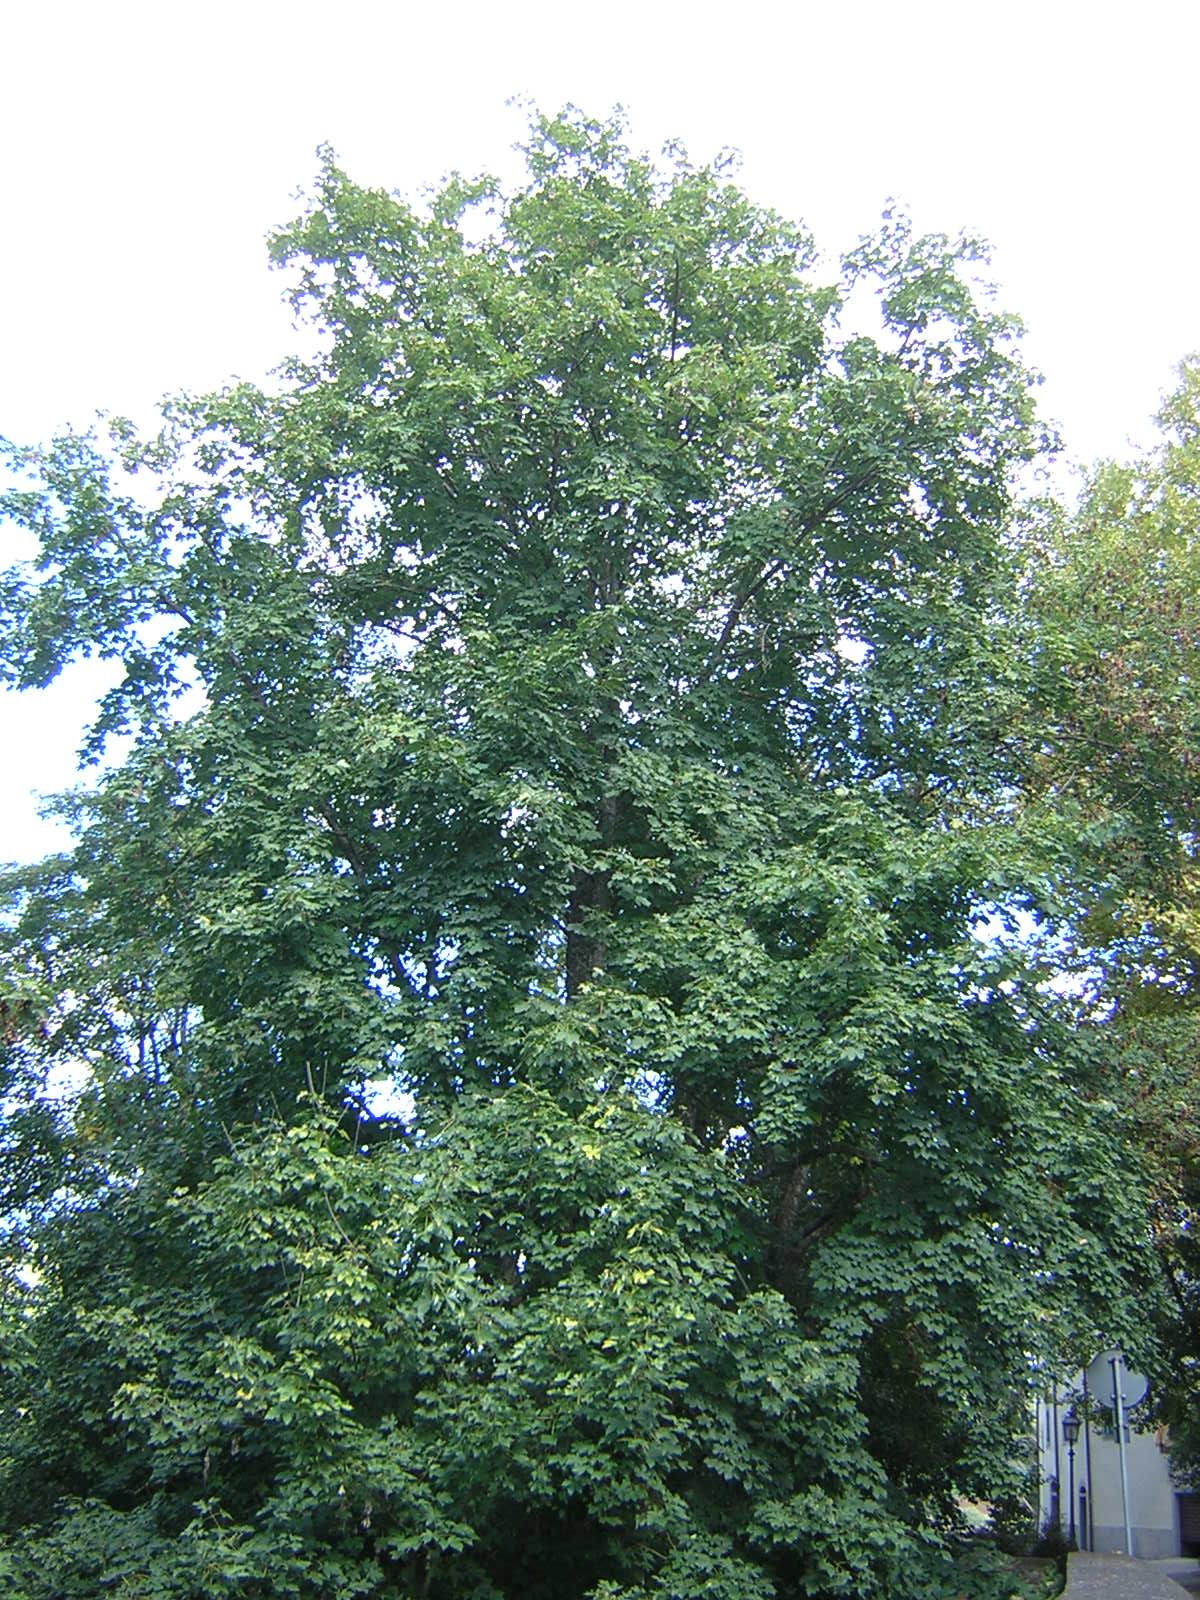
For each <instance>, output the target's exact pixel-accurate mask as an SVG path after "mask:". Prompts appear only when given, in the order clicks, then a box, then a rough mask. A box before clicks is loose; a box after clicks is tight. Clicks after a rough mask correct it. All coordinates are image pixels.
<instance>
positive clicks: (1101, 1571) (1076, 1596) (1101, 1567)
mask: <svg viewBox="0 0 1200 1600" xmlns="http://www.w3.org/2000/svg"><path fill="white" fill-rule="evenodd" d="M1176 1578H1182V1579H1183V1580H1184V1583H1186V1584H1187V1587H1183V1586H1182V1585H1181V1584H1180V1583H1178V1582H1176V1581H1175V1580H1176ZM1197 1583H1200V1568H1198V1567H1197V1563H1196V1562H1194V1561H1190V1562H1189V1561H1187V1560H1186V1559H1185V1558H1184V1557H1181V1556H1180V1557H1175V1558H1174V1559H1173V1560H1169V1561H1131V1560H1130V1559H1129V1557H1128V1556H1098V1555H1090V1554H1088V1553H1087V1552H1086V1551H1077V1552H1075V1553H1074V1554H1072V1555H1071V1556H1070V1557H1069V1558H1068V1561H1067V1586H1066V1588H1065V1589H1064V1590H1063V1592H1062V1600H1184V1597H1185V1596H1186V1595H1187V1594H1188V1593H1189V1591H1190V1592H1192V1593H1200V1587H1195V1588H1193V1587H1192V1585H1193V1584H1197Z"/></svg>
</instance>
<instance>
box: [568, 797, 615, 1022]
mask: <svg viewBox="0 0 1200 1600" xmlns="http://www.w3.org/2000/svg"><path fill="white" fill-rule="evenodd" d="M617 810H618V801H617V797H616V796H615V795H605V797H604V799H603V800H601V802H600V805H599V807H598V808H597V817H596V826H597V831H598V833H599V835H600V848H601V849H602V850H606V849H607V848H608V847H609V846H610V845H611V844H612V842H613V839H614V837H615V835H616V830H617ZM611 910H612V889H611V886H610V883H609V870H608V868H607V867H606V868H603V869H601V870H599V871H590V872H589V871H585V870H582V869H581V870H580V871H578V872H577V873H576V874H575V883H574V887H573V888H572V890H571V898H570V900H569V901H568V902H567V999H568V1000H571V999H573V998H574V996H575V995H577V994H578V993H579V990H580V987H581V986H582V985H583V984H585V983H586V982H587V981H588V979H589V978H590V977H591V976H592V973H593V972H595V971H596V970H597V968H599V967H603V965H604V939H603V936H601V937H597V936H596V932H595V929H594V928H592V927H589V926H588V924H589V921H590V919H591V915H592V913H595V912H598V913H600V914H601V915H602V916H604V915H607V913H608V912H609V911H611Z"/></svg>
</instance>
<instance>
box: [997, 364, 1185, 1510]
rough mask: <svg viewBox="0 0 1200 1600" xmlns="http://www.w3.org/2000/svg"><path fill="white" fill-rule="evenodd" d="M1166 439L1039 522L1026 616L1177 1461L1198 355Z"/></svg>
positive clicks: (1084, 990) (1086, 990)
mask: <svg viewBox="0 0 1200 1600" xmlns="http://www.w3.org/2000/svg"><path fill="white" fill-rule="evenodd" d="M1158 422H1159V427H1160V440H1159V443H1158V445H1157V446H1156V448H1155V449H1154V450H1152V451H1151V452H1149V453H1148V454H1147V455H1146V456H1144V457H1143V458H1142V459H1140V460H1137V461H1134V462H1133V463H1129V464H1123V465H1119V464H1117V463H1111V462H1109V463H1103V464H1101V465H1100V466H1098V467H1097V468H1096V469H1095V470H1094V471H1093V472H1092V473H1091V474H1090V475H1089V477H1088V480H1087V482H1086V484H1085V487H1084V491H1083V493H1082V495H1081V497H1080V503H1079V506H1078V507H1077V509H1076V510H1075V512H1074V513H1073V514H1071V515H1067V514H1065V513H1064V512H1062V511H1058V512H1056V513H1055V514H1053V515H1052V516H1050V518H1049V519H1048V520H1047V521H1043V522H1042V523H1040V524H1039V528H1038V535H1037V537H1036V539H1035V540H1034V542H1033V544H1032V547H1031V563H1030V579H1029V588H1028V597H1029V612H1030V615H1031V618H1032V619H1033V621H1034V624H1035V626H1036V629H1037V636H1038V640H1039V646H1038V653H1039V655H1040V657H1041V659H1042V661H1043V665H1044V669H1045V682H1046V684H1047V693H1046V696H1045V698H1044V699H1043V701H1042V704H1043V706H1044V707H1045V721H1044V722H1043V725H1042V743H1041V748H1040V751H1039V753H1038V756H1037V759H1036V761H1035V763H1034V779H1033V782H1034V787H1035V788H1037V789H1038V790H1040V791H1041V792H1042V793H1043V794H1044V795H1045V796H1046V797H1047V801H1048V803H1050V804H1052V805H1053V806H1054V807H1055V808H1056V809H1057V811H1058V812H1059V813H1060V814H1063V815H1066V814H1069V813H1072V812H1073V813H1074V814H1075V815H1077V816H1078V817H1079V819H1080V824H1081V825H1080V829H1079V841H1080V846H1081V848H1080V849H1079V851H1078V853H1077V859H1076V863H1075V871H1074V875H1073V885H1074V887H1073V896H1074V900H1075V910H1074V913H1073V915H1072V916H1071V917H1070V918H1069V922H1070V925H1071V937H1070V940H1069V942H1068V943H1067V944H1065V945H1064V958H1067V957H1068V952H1069V959H1070V961H1071V962H1073V964H1074V966H1075V968H1076V970H1077V973H1078V983H1079V991H1080V1010H1081V1018H1082V1019H1083V1020H1084V1023H1085V1026H1086V1027H1087V1028H1088V1029H1089V1030H1090V1031H1091V1032H1092V1033H1093V1034H1094V1035H1095V1036H1096V1038H1097V1041H1098V1043H1099V1044H1100V1047H1101V1048H1102V1050H1103V1052H1104V1053H1105V1054H1106V1056H1107V1057H1108V1060H1109V1068H1108V1070H1109V1075H1110V1080H1111V1084H1112V1092H1113V1094H1114V1095H1115V1096H1116V1097H1117V1098H1118V1099H1119V1100H1121V1101H1122V1103H1123V1104H1124V1105H1125V1107H1126V1109H1127V1117H1128V1125H1129V1132H1130V1137H1131V1138H1134V1139H1136V1140H1137V1142H1138V1143H1139V1144H1140V1146H1141V1147H1142V1149H1143V1151H1144V1153H1145V1156H1146V1159H1147V1163H1148V1170H1149V1172H1150V1173H1151V1174H1152V1188H1153V1196H1154V1204H1153V1230H1154V1237H1155V1241H1156V1245H1157V1248H1158V1251H1159V1254H1160V1258H1161V1260H1162V1264H1163V1267H1164V1277H1165V1281H1166V1282H1167V1284H1168V1285H1169V1287H1170V1291H1171V1293H1170V1299H1169V1302H1168V1304H1167V1306H1166V1309H1165V1316H1164V1321H1163V1326H1162V1349H1163V1355H1164V1359H1163V1363H1162V1368H1161V1372H1160V1375H1159V1382H1158V1384H1157V1386H1156V1400H1157V1404H1158V1406H1159V1408H1160V1413H1161V1415H1162V1416H1163V1417H1164V1418H1165V1419H1167V1420H1169V1421H1170V1423H1171V1429H1172V1436H1173V1441H1174V1446H1175V1464H1176V1466H1177V1468H1178V1469H1179V1470H1180V1471H1181V1472H1182V1473H1183V1474H1185V1475H1186V1476H1188V1477H1189V1478H1191V1479H1193V1480H1194V1478H1195V1475H1196V1471H1197V1466H1196V1464H1197V1461H1200V1438H1198V1436H1197V1424H1196V1378H1195V1363H1196V1352H1197V1351H1198V1350H1200V1262H1198V1261H1197V1257H1196V1244H1195V1231H1196V1225H1197V1209H1196V1207H1197V1199H1198V1197H1200V1159H1198V1157H1200V1104H1198V1101H1197V1084H1196V1071H1195V1061H1196V1047H1197V1021H1198V1018H1197V1009H1196V1008H1197V1000H1198V998H1200V991H1198V984H1197V980H1198V976H1200V900H1198V889H1200V878H1198V875H1197V864H1196V840H1197V820H1198V818H1197V787H1196V785H1197V774H1198V773H1200V692H1198V688H1200V684H1198V676H1197V653H1198V651H1200V363H1198V362H1197V360H1196V359H1195V358H1193V359H1192V360H1190V361H1186V362H1184V363H1183V365H1182V366H1181V368H1180V373H1179V383H1178V386H1177V388H1176V389H1175V391H1174V393H1173V394H1172V395H1171V396H1170V397H1169V398H1168V399H1167V401H1166V403H1165V404H1164V406H1163V409H1162V411H1161V413H1160V415H1159V418H1158Z"/></svg>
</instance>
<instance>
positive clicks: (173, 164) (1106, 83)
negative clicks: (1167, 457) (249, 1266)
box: [0, 0, 1200, 860]
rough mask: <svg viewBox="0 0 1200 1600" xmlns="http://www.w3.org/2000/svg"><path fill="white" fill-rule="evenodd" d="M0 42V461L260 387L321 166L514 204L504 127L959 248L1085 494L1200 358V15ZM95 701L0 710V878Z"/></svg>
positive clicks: (772, 19) (256, 13)
mask: <svg viewBox="0 0 1200 1600" xmlns="http://www.w3.org/2000/svg"><path fill="white" fill-rule="evenodd" d="M0 41H2V46H3V48H2V50H0V136H2V140H3V144H2V148H3V152H4V154H3V166H2V168H0V173H2V175H0V190H2V194H3V206H2V208H0V434H3V435H6V436H8V437H9V438H12V439H15V440H19V441H22V442H27V441H33V440H38V439H42V438H45V437H46V436H48V435H49V434H50V433H51V432H52V431H53V430H54V429H55V428H57V427H60V426H61V425H63V424H65V423H73V424H76V425H86V423H87V422H88V421H89V419H90V418H91V416H92V415H93V413H94V412H95V411H96V410H97V409H101V408H103V409H107V410H110V411H116V412H124V413H127V414H130V415H132V416H134V417H138V418H142V419H148V418H149V417H150V416H151V414H152V409H153V404H154V402H155V401H156V399H157V398H158V397H159V396H160V395H162V394H164V393H166V392H169V391H172V390H176V389H185V388H186V389H192V390H196V389H203V388H205V387H209V386H215V385H217V384H220V383H221V382H223V381H224V380H225V379H227V378H228V377H230V376H232V375H234V374H237V375H238V376H241V377H246V378H253V377H256V376H258V375H260V374H262V373H264V372H265V371H266V370H267V369H268V368H269V367H271V366H272V365H273V364H274V363H275V362H276V361H277V360H278V359H279V358H280V357H281V356H282V355H283V354H284V353H285V352H286V351H287V349H288V347H289V325H288V318H287V316H286V315H285V314H284V312H283V310H282V308H281V307H280V305H279V301H278V291H279V284H278V281H277V280H276V279H275V278H274V277H273V276H272V275H271V274H270V273H269V272H268V270H267V268H266V264H265V251H264V244H263V241H264V237H265V235H266V233H267V232H268V230H269V229H270V228H271V227H272V225H274V224H276V223H279V222H282V221H285V220H287V219H288V218H289V217H290V216H291V215H292V214H293V212H294V210H295V205H294V201H293V198H292V197H293V195H294V194H295V191H296V190H297V188H298V187H299V186H300V185H302V184H305V183H307V182H308V180H309V179H310V178H311V177H312V175H313V172H314V170H315V165H316V163H315V158H314V152H315V149H316V147H317V145H318V144H320V143H322V142H328V143H330V144H332V145H333V147H334V148H335V150H336V151H337V152H338V155H339V157H340V158H341V160H342V163H343V165H344V166H345V167H346V168H347V169H348V170H349V172H350V173H351V174H352V176H354V177H355V178H356V179H358V180H359V181H361V182H365V183H370V184H380V185H384V186H387V187H390V188H397V189H401V190H404V191H408V192H413V191H415V190H417V189H419V188H420V187H421V186H422V185H423V184H425V183H427V182H430V181H433V180H436V179H437V178H438V177H440V176H441V175H442V174H443V173H445V172H446V171H448V170H450V169H452V168H460V169H463V170H466V171H472V172H474V171H478V170H481V169H488V170H492V171H499V172H501V173H502V174H503V173H505V172H508V173H512V172H513V171H515V167H514V164H513V161H514V158H513V157H512V155H511V153H510V152H511V146H512V144H513V142H514V141H515V140H516V139H517V138H519V137H520V134H521V131H522V128H523V126H524V117H523V113H522V112H521V111H520V110H519V109H516V108H515V107H513V106H512V105H510V104H509V101H510V100H511V98H512V97H513V96H515V95H526V96H530V97H532V99H533V100H534V101H535V102H536V103H537V104H538V105H539V106H541V107H542V108H543V109H545V110H555V109H557V108H558V107H560V106H561V105H562V104H564V103H566V102H567V101H571V102H573V103H575V104H577V105H580V106H582V107H583V108H584V109H585V110H587V111H589V112H592V113H594V114H601V113H604V112H606V111H608V110H609V109H610V108H611V107H612V105H613V104H614V103H617V102H620V103H621V104H622V105H624V106H625V108H626V110H627V111H628V113H629V116H630V119H631V122H632V129H633V137H634V140H635V142H636V143H638V144H639V145H641V146H643V147H645V148H647V149H656V148H658V147H659V146H660V145H661V144H662V142H663V141H664V140H665V139H667V138H669V137H679V138H681V139H682V140H683V141H684V143H685V144H686V145H687V146H688V148H689V151H690V153H691V154H692V156H693V157H694V158H696V159H702V158H706V157H708V156H711V155H713V154H715V153H716V151H717V150H719V149H722V148H726V147H730V146H733V147H736V148H738V149H740V150H741V152H742V155H743V167H742V174H741V181H742V182H743V184H744V186H745V187H746V188H747V189H748V190H749V191H750V192H751V194H752V195H753V196H754V197H755V198H756V199H759V200H761V201H763V202H765V203H767V204H770V205H773V206H775V207H776V208H778V209H779V210H781V211H783V212H785V213H787V214H788V215H790V216H793V217H799V218H802V219H803V220H804V221H805V222H807V223H808V225H809V226H810V227H811V229H812V230H813V232H814V233H815V235H816V237H817V241H818V243H819V244H820V245H821V246H822V247H823V248H824V249H825V250H826V251H827V252H828V253H829V254H830V255H836V253H837V252H838V251H840V250H841V249H843V248H844V247H845V246H846V245H848V244H850V243H852V242H853V240H854V239H855V238H856V237H857V236H858V235H859V234H860V233H862V232H865V231H867V230H869V229H870V228H871V227H872V226H873V225H874V223H875V222H876V220H877V219H878V216H879V212H880V210H881V208H882V206H883V204H884V201H885V200H886V199H887V198H888V197H889V196H895V197H897V198H899V199H901V200H902V201H904V202H906V203H907V204H908V206H909V207H910V208H911V210H912V212H913V214H914V216H915V218H916V220H917V222H918V224H919V225H921V226H923V227H928V228H939V229H943V230H946V231H950V232H954V231H957V230H958V229H960V228H963V227H966V228H970V229H972V230H976V231H979V232H981V233H983V234H984V235H986V236H987V237H988V238H989V239H990V240H991V241H992V243H993V246H994V254H993V277H994V278H995V279H996V281H997V282H998V283H999V285H1000V287H1001V292H1002V299H1003V301H1004V303H1005V304H1006V305H1007V306H1008V307H1010V308H1011V309H1013V310H1015V311H1017V312H1019V313H1020V314H1021V315H1022V316H1023V317H1024V318H1025V320H1026V322H1027V324H1028V328H1029V335H1028V344H1027V349H1028V352H1029V355H1030V358H1031V359H1032V361H1033V362H1034V364H1035V365H1036V366H1038V367H1039V368H1040V369H1041V371H1042V372H1043V373H1044V375H1045V380H1046V381H1045V386H1044V389H1043V391H1042V393H1043V402H1044V409H1045V411H1046V413H1047V414H1048V415H1049V416H1051V417H1053V418H1054V419H1055V420H1057V421H1058V422H1059V423H1060V425H1061V427H1062V430H1063V436H1064V439H1065V442H1066V446H1067V449H1068V451H1069V452H1070V453H1071V454H1072V455H1073V456H1074V457H1076V458H1077V459H1080V460H1082V461H1088V460H1091V459H1093V458H1095V457H1096V456H1099V455H1111V454H1118V455H1119V454H1124V453H1126V452H1127V451H1128V450H1129V449H1130V448H1132V447H1134V446H1136V445H1138V444H1144V443H1146V442H1148V441H1149V440H1150V439H1151V438H1152V436H1153V430H1152V426H1151V418H1152V416H1153V413H1154V411H1155V410H1156V408H1157V405H1158V401H1159V399H1160V397H1161V395H1162V393H1163V391H1164V390H1165V389H1166V388H1168V387H1169V385H1170V383H1171V377H1172V369H1173V367H1174V365H1175V364H1176V363H1177V362H1178V361H1179V360H1180V359H1181V358H1182V357H1183V356H1184V355H1185V354H1187V353H1189V352H1190V351H1193V350H1200V294H1198V292H1197V289H1198V286H1200V271H1198V268H1200V183H1198V180H1197V172H1198V170H1200V168H1198V149H1200V117H1198V114H1197V107H1198V105H1200V88H1198V85H1200V0H1141V3H1140V4H1137V5H1134V4H1132V3H1130V0H1126V3H1125V4H1121V5H1116V4H1105V0H1087V3H1082V0H1041V3H1040V4H1031V3H1028V0H946V3H941V0H895V3H892V4H885V3H882V0H860V3H854V0H843V3H841V4H837V3H836V0H822V3H819V4H817V3H809V0H795V3H792V4H768V3H764V0H742V3H740V4H735V5H728V4H726V5H715V6H711V7H705V6H704V5H703V4H698V3H692V4H688V5H680V4H672V3H664V0H660V3H659V4H657V5H654V4H648V3H644V0H643V3H640V4H631V3H629V0H608V3H604V4H600V5H590V6H586V7H585V6H582V5H577V4H571V3H570V0H561V3H559V4H543V3H540V0H539V3H536V4H528V3H508V4H504V3H494V4H490V5H489V4H479V3H476V0H464V3H459V4H454V3H452V0H451V3H447V4H445V5H444V6H443V7H441V8H440V9H439V8H436V7H434V6H432V5H430V4H428V3H427V0H426V3H423V4H421V5H415V4H410V3H402V0H393V3H383V0H342V3H340V4H337V5H335V4H331V3H326V4H323V5H316V4H312V3H310V0H292V3H290V4H281V3H277V0H240V3H238V4H229V3H227V0H206V3H205V4H203V5H201V4H199V3H196V0H193V3H192V4H190V5H184V4H181V3H179V0H174V3H172V0H156V3H154V4H134V3H131V0H115V3H114V0H108V3H106V0H89V3H86V4H82V3H73V4H62V3H55V0H42V3H41V4H38V5H36V6H35V5H34V4H32V3H21V0H12V3H11V4H10V5H9V7H8V8H7V12H6V15H5V20H4V26H3V29H2V30H0ZM3 542H5V534H4V531H3V530H2V529H0V544H2V543H3ZM8 542H9V543H11V539H9V540H8ZM3 559H7V556H5V557H4V558H3ZM96 682H97V679H96V674H95V669H94V668H91V669H88V668H85V669H82V670H81V671H78V672H75V673H72V674H70V675H69V677H68V678H67V679H66V681H64V682H63V683H61V684H60V685H59V686H57V687H56V688H55V689H54V690H52V691H49V692H48V693H47V694H46V695H42V696H31V695H26V696H22V697H16V696H12V695H7V696H2V697H0V739H2V740H3V747H4V748H5V749H6V750H7V752H8V760H7V763H6V765H5V766H4V768H3V769H2V771H0V860H2V859H5V858H7V859H13V858H22V859H23V858H27V857H29V856H31V855H35V854H37V853H39V852H40V851H42V850H43V849H46V848H49V847H51V846H52V845H53V844H54V843H55V842H56V839H57V838H60V837H61V836H56V835H55V834H54V832H53V831H52V830H50V829H49V828H48V827H47V826H46V825H45V824H39V823H37V822H36V821H35V820H34V816H35V805H34V802H33V800H32V799H31V797H30V791H31V789H36V790H43V791H44V790H51V789H54V788H57V787H60V786H64V785H66V784H67V783H68V782H69V781H70V779H71V772H72V766H73V749H74V744H75V740H76V737H77V732H78V726H79V720H80V716H81V715H82V708H83V707H85V706H86V705H87V703H88V700H89V696H90V694H91V692H92V691H93V690H94V687H95V684H96Z"/></svg>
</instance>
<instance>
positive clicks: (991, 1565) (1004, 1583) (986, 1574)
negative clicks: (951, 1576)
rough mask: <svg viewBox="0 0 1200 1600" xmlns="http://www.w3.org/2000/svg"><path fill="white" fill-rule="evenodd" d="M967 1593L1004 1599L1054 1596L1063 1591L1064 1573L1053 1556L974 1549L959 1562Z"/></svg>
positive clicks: (1039, 1599)
mask: <svg viewBox="0 0 1200 1600" xmlns="http://www.w3.org/2000/svg"><path fill="white" fill-rule="evenodd" d="M959 1570H960V1571H961V1574H962V1580H963V1586H962V1593H963V1595H964V1596H968V1597H970V1600H975V1596H977V1595H978V1596H986V1597H987V1600H993V1597H997V1600H998V1597H1001V1596H1002V1597H1003V1600H1051V1597H1052V1596H1054V1595H1057V1594H1060V1593H1061V1592H1062V1587H1063V1574H1062V1568H1061V1566H1060V1565H1059V1563H1058V1562H1057V1561H1056V1560H1055V1559H1054V1558H1053V1557H1049V1556H1009V1555H1001V1554H1000V1553H999V1552H998V1551H995V1550H991V1549H979V1550H972V1551H970V1552H968V1553H967V1554H966V1555H964V1556H963V1557H962V1558H961V1560H960V1562H959Z"/></svg>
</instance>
